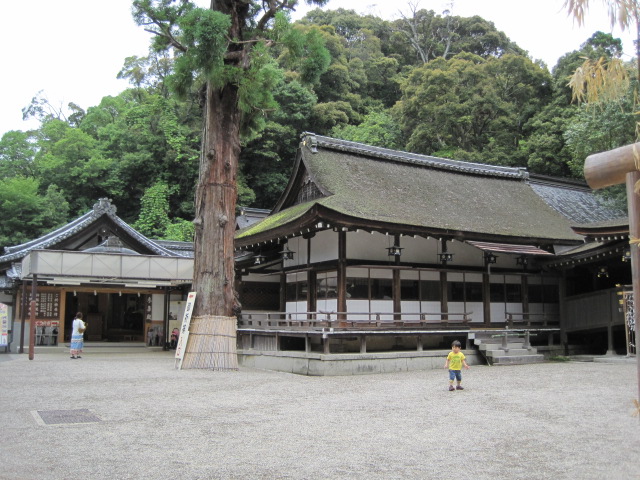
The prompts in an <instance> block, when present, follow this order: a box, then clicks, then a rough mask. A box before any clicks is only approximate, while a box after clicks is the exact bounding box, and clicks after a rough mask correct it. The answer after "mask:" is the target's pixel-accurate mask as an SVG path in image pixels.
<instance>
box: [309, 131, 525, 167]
mask: <svg viewBox="0 0 640 480" xmlns="http://www.w3.org/2000/svg"><path fill="white" fill-rule="evenodd" d="M301 137H302V144H303V145H305V146H306V147H307V148H309V149H310V150H311V152H312V153H317V148H318V147H322V148H327V149H331V150H339V151H343V152H350V153H355V154H360V155H366V156H368V157H375V158H379V159H381V160H390V161H394V162H399V163H407V164H412V165H419V166H424V167H429V168H437V169H440V170H450V171H454V172H459V173H469V174H474V175H485V176H491V177H506V178H514V179H528V178H529V172H527V170H526V169H525V168H514V167H502V166H498V165H486V164H481V163H472V162H464V161H461V160H451V159H448V158H440V157H433V156H430V155H422V154H418V153H411V152H403V151H399V150H391V149H389V148H383V147H374V146H371V145H366V144H364V143H358V142H352V141H349V140H341V139H338V138H332V137H325V136H323V135H316V134H315V133H312V132H303V133H302V135H301Z"/></svg>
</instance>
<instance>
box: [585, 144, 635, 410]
mask: <svg viewBox="0 0 640 480" xmlns="http://www.w3.org/2000/svg"><path fill="white" fill-rule="evenodd" d="M638 170H640V143H634V144H632V145H626V146H624V147H620V148H616V149H614V150H610V151H608V152H602V153H597V154H595V155H590V156H588V157H587V159H586V160H585V162H584V177H585V179H586V180H587V183H588V184H589V186H590V187H591V188H603V187H608V186H610V185H618V184H621V183H626V187H627V208H628V213H629V238H630V239H631V240H632V242H633V245H632V248H631V278H632V280H633V299H634V301H635V302H638V301H639V300H638V299H640V252H639V251H638V248H640V244H637V243H635V242H636V241H637V240H638V239H639V238H640V218H638V217H639V216H640V198H638V195H636V194H635V192H634V186H635V184H636V183H637V182H638V181H639V180H640V173H639V172H638ZM639 318H640V309H638V308H635V309H634V321H635V323H636V325H638V319H639ZM636 358H637V361H638V368H637V370H638V373H637V375H638V399H640V355H636Z"/></svg>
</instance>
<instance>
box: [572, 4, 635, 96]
mask: <svg viewBox="0 0 640 480" xmlns="http://www.w3.org/2000/svg"><path fill="white" fill-rule="evenodd" d="M601 1H602V3H603V4H604V5H605V6H606V7H607V11H608V14H609V19H610V20H611V26H612V27H613V26H614V25H615V24H618V25H619V26H620V28H621V29H622V30H631V29H632V28H633V27H635V30H636V40H635V42H634V43H635V46H636V66H637V67H636V68H637V77H638V81H639V83H640V0H601ZM591 3H592V2H590V0H564V4H563V7H564V8H566V9H567V12H568V13H569V15H572V16H573V18H574V19H575V21H576V22H578V25H582V24H584V19H585V16H586V14H587V12H588V10H589V6H590V4H591ZM626 77H627V75H626V69H625V68H624V66H623V63H622V61H621V60H620V59H617V58H614V59H610V60H608V61H607V60H605V59H602V58H601V59H599V60H586V61H585V62H584V63H583V64H582V65H581V66H580V67H579V68H578V69H577V70H576V71H575V73H574V74H573V76H572V77H571V80H570V82H569V85H570V86H571V88H572V90H573V97H574V99H575V100H578V101H586V102H596V101H601V100H608V99H611V98H616V97H618V96H619V95H620V94H622V93H624V92H626V87H627V80H626Z"/></svg>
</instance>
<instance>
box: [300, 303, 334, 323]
mask: <svg viewBox="0 0 640 480" xmlns="http://www.w3.org/2000/svg"><path fill="white" fill-rule="evenodd" d="M305 305H306V302H305ZM318 311H319V312H330V313H334V312H337V311H338V300H337V299H335V298H331V299H327V300H318ZM334 317H335V316H334ZM334 320H335V318H334Z"/></svg>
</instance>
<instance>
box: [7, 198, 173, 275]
mask: <svg viewBox="0 0 640 480" xmlns="http://www.w3.org/2000/svg"><path fill="white" fill-rule="evenodd" d="M104 216H107V217H109V219H111V220H112V221H113V222H114V223H115V224H116V225H117V226H118V227H119V228H121V229H122V230H123V231H125V232H126V233H127V234H128V235H129V236H131V237H132V238H133V239H135V240H136V241H137V242H139V243H140V244H141V245H143V246H144V247H145V248H147V249H149V250H150V251H152V252H153V253H155V254H156V255H160V256H165V257H174V256H184V255H181V254H180V253H176V252H174V251H171V250H169V249H167V248H165V247H163V246H162V245H160V244H159V243H157V242H155V241H153V240H151V239H149V238H147V237H145V236H144V235H142V234H141V233H139V232H138V231H137V230H135V229H134V228H133V227H131V226H130V225H129V224H127V223H126V222H125V221H124V220H122V219H121V218H120V217H118V216H117V215H116V207H115V206H114V205H112V204H111V202H110V200H109V199H107V198H101V199H100V200H99V201H98V203H96V204H95V205H94V206H93V209H92V210H91V211H89V212H87V213H85V214H84V215H82V216H81V217H78V218H77V219H75V220H73V221H72V222H69V223H68V224H67V225H65V226H63V227H60V228H58V229H57V230H54V231H53V232H50V233H48V234H46V235H43V236H42V237H40V238H37V239H35V240H31V241H30V242H27V243H23V244H21V245H14V246H11V247H6V248H5V254H4V255H2V256H0V264H3V263H8V262H14V261H16V260H21V259H22V258H24V257H25V256H26V255H27V254H28V253H29V252H31V251H32V250H41V249H51V248H54V247H55V246H56V245H59V244H60V243H61V242H62V241H64V240H65V239H67V238H70V237H72V236H73V235H75V234H77V233H78V232H80V231H82V230H84V229H86V228H87V227H89V226H90V225H92V224H93V223H95V222H97V221H98V220H99V219H101V218H102V217H104Z"/></svg>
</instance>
